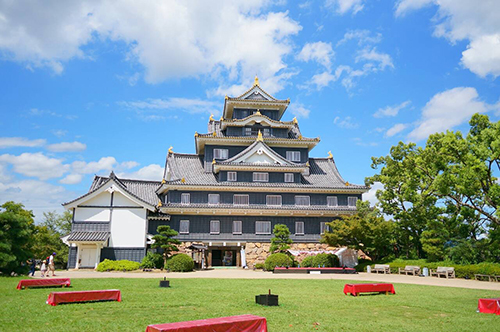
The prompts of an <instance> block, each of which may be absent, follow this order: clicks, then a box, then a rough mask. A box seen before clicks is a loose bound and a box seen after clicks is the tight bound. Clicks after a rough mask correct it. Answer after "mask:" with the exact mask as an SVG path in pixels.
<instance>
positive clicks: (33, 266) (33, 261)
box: [28, 257, 36, 277]
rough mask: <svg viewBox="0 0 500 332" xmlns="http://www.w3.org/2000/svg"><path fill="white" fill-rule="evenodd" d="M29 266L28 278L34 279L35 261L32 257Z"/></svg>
mask: <svg viewBox="0 0 500 332" xmlns="http://www.w3.org/2000/svg"><path fill="white" fill-rule="evenodd" d="M29 264H30V272H29V273H28V277H29V276H30V274H31V276H32V277H34V276H35V270H36V259H35V258H34V257H33V258H31V260H30V261H29Z"/></svg>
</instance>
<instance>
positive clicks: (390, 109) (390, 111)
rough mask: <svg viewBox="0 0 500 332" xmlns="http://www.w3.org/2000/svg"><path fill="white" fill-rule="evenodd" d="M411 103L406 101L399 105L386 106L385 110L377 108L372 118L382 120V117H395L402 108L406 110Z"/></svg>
mask: <svg viewBox="0 0 500 332" xmlns="http://www.w3.org/2000/svg"><path fill="white" fill-rule="evenodd" d="M410 103H411V101H409V100H407V101H404V102H402V103H401V104H399V105H393V106H387V107H385V108H379V109H378V110H377V111H376V112H375V113H374V114H373V116H374V117H376V118H382V117H384V116H396V115H398V113H399V111H401V110H402V109H403V108H406V107H407V106H408V105H410Z"/></svg>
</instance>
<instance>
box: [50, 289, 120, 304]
mask: <svg viewBox="0 0 500 332" xmlns="http://www.w3.org/2000/svg"><path fill="white" fill-rule="evenodd" d="M121 300H122V295H121V293H120V291H119V290H118V289H107V290H93V291H79V292H52V293H50V294H49V297H48V298H47V304H50V305H52V306H55V305H58V304H61V303H73V302H91V301H118V302H120V301H121Z"/></svg>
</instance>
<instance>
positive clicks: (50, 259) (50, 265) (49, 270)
mask: <svg viewBox="0 0 500 332" xmlns="http://www.w3.org/2000/svg"><path fill="white" fill-rule="evenodd" d="M55 255H56V253H55V252H53V253H52V255H50V256H49V268H48V270H47V277H48V276H49V273H50V272H52V276H53V277H55V276H56V274H55V273H56V268H55V266H54V256H55Z"/></svg>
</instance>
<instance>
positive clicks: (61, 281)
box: [17, 278, 71, 289]
mask: <svg viewBox="0 0 500 332" xmlns="http://www.w3.org/2000/svg"><path fill="white" fill-rule="evenodd" d="M52 286H62V287H69V286H71V280H70V279H69V278H56V279H54V278H45V279H23V280H19V283H18V284H17V289H23V288H25V287H26V288H27V287H52Z"/></svg>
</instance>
